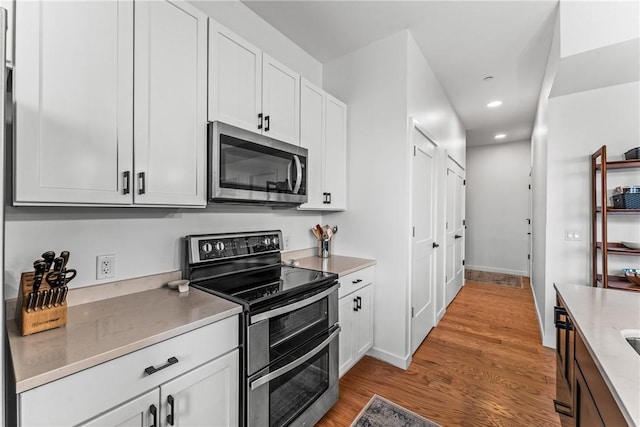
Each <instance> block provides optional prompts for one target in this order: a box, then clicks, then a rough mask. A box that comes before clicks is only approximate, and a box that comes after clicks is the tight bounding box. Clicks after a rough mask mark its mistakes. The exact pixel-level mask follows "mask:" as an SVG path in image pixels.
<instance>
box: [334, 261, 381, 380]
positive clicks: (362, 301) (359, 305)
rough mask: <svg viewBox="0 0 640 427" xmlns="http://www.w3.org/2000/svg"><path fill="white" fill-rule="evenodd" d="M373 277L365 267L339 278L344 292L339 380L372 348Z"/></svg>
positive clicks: (340, 305) (342, 297) (340, 318)
mask: <svg viewBox="0 0 640 427" xmlns="http://www.w3.org/2000/svg"><path fill="white" fill-rule="evenodd" d="M373 276H374V268H373V267H368V268H366V269H363V270H361V271H357V272H355V273H351V274H348V275H345V276H344V277H341V278H340V289H347V291H346V293H345V294H342V295H341V296H340V300H339V308H338V319H339V322H340V326H341V327H342V331H341V332H340V351H339V357H338V359H339V362H340V364H339V366H340V368H339V374H340V376H341V377H342V375H344V374H345V373H346V372H347V371H348V370H349V369H351V367H352V366H353V365H355V364H356V363H357V362H358V361H359V360H360V359H361V358H362V357H363V356H364V355H365V353H366V352H367V351H368V350H369V349H370V348H371V347H372V346H373Z"/></svg>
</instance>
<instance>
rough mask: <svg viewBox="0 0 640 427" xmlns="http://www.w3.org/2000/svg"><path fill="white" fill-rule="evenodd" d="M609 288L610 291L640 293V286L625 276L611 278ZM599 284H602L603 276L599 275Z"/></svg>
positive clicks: (609, 278)
mask: <svg viewBox="0 0 640 427" xmlns="http://www.w3.org/2000/svg"><path fill="white" fill-rule="evenodd" d="M608 281H609V282H608V283H607V285H608V286H607V287H608V288H609V289H621V290H624V291H634V292H640V286H638V285H634V284H633V283H631V282H630V281H628V280H627V278H626V277H623V276H609V277H608ZM598 283H599V284H602V275H601V274H598Z"/></svg>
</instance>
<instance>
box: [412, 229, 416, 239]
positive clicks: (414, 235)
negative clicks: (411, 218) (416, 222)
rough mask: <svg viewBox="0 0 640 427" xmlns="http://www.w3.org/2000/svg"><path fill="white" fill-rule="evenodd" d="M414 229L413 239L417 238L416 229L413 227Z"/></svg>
mask: <svg viewBox="0 0 640 427" xmlns="http://www.w3.org/2000/svg"><path fill="white" fill-rule="evenodd" d="M412 228H413V237H416V227H415V226H414V227H412Z"/></svg>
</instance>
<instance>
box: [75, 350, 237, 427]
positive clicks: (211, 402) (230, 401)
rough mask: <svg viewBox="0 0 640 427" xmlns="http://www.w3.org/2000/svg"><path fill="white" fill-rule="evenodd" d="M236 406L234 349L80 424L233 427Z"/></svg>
mask: <svg viewBox="0 0 640 427" xmlns="http://www.w3.org/2000/svg"><path fill="white" fill-rule="evenodd" d="M238 404H239V402H238V350H236V351H233V352H231V353H229V354H227V355H225V356H222V357H220V358H218V359H216V360H213V361H211V362H209V363H207V364H205V365H203V366H201V367H199V368H196V369H194V370H193V371H190V372H188V373H186V374H184V375H181V376H179V377H178V378H176V379H174V380H171V381H169V382H168V383H166V384H163V385H162V386H160V387H158V388H156V389H154V390H152V391H150V392H148V393H145V394H143V395H142V396H139V397H136V398H135V399H133V400H130V401H129V402H127V403H124V404H122V405H120V406H117V407H116V408H114V409H112V410H110V411H108V412H107V413H105V414H103V415H100V416H98V417H96V418H94V419H92V420H91V421H89V422H87V423H83V424H80V425H81V426H83V427H102V426H131V427H133V426H140V427H151V426H166V425H169V426H173V425H176V426H194V427H197V426H204V425H207V426H212V427H213V426H221V427H222V426H236V425H238Z"/></svg>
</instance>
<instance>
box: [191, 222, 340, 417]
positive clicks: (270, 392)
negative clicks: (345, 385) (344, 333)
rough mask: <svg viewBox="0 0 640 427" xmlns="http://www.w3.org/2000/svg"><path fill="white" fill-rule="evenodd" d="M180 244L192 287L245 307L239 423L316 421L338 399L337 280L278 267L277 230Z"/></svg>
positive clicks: (196, 238)
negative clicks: (184, 246) (184, 250)
mask: <svg viewBox="0 0 640 427" xmlns="http://www.w3.org/2000/svg"><path fill="white" fill-rule="evenodd" d="M185 240H186V246H187V251H186V252H187V257H188V260H187V263H186V271H185V274H186V276H185V277H187V278H188V279H189V280H191V284H192V286H193V287H195V288H198V289H201V290H203V291H205V292H209V293H212V294H215V295H218V296H221V297H223V298H226V299H229V300H232V301H234V302H236V303H238V304H241V305H242V306H243V307H244V310H243V313H242V315H241V323H242V325H241V327H240V331H241V332H240V334H241V336H240V342H241V347H240V366H241V368H240V379H239V380H240V390H241V391H240V401H241V405H240V406H241V408H240V422H241V425H243V426H249V427H257V426H260V427H263V426H270V427H275V426H278V427H280V426H290V425H291V426H312V425H313V424H315V423H316V422H317V421H318V420H319V419H320V418H322V416H323V415H324V414H325V413H326V412H327V411H328V410H329V409H330V408H331V407H332V406H333V404H334V403H335V402H336V401H337V400H338V334H339V332H340V326H339V325H338V282H337V278H338V277H337V275H335V274H333V273H326V272H321V271H314V270H307V269H303V268H296V267H289V266H282V265H281V254H280V250H281V242H282V235H281V232H280V231H267V232H255V233H233V234H210V235H197V236H187V237H186V238H185Z"/></svg>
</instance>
